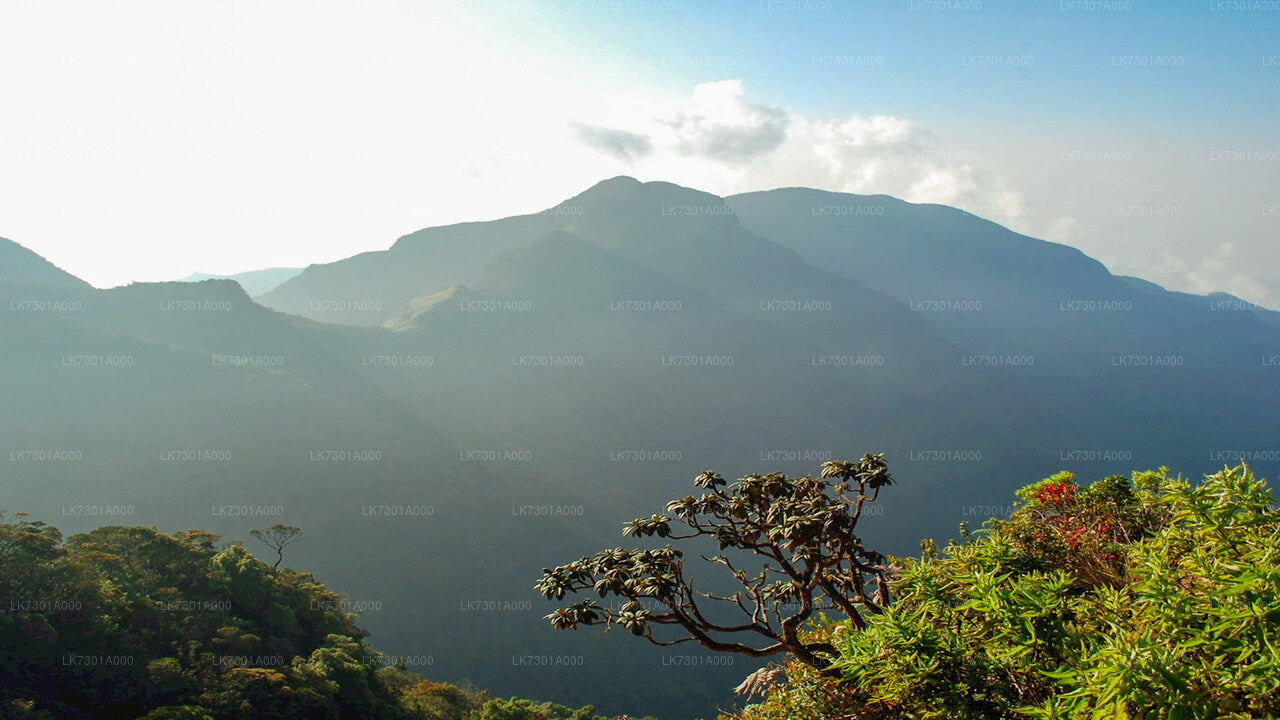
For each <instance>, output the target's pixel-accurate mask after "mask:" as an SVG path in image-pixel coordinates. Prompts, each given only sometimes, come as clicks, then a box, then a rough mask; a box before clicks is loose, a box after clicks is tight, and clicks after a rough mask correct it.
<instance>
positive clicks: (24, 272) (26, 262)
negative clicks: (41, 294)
mask: <svg viewBox="0 0 1280 720" xmlns="http://www.w3.org/2000/svg"><path fill="white" fill-rule="evenodd" d="M0 283H3V284H4V285H5V286H8V287H11V288H14V287H19V286H25V287H31V288H41V289H43V290H71V291H74V292H81V291H85V290H89V289H91V288H92V286H91V285H89V283H87V282H85V281H83V280H81V279H80V278H78V277H76V276H74V275H71V274H70V273H67V272H65V271H63V270H61V269H59V268H58V267H57V266H55V265H54V264H53V263H51V262H49V261H48V260H45V259H44V258H43V257H40V256H39V255H37V254H36V253H34V252H32V251H30V250H28V249H27V248H25V247H23V246H21V245H19V244H18V243H16V242H14V241H12V240H7V239H5V238H0Z"/></svg>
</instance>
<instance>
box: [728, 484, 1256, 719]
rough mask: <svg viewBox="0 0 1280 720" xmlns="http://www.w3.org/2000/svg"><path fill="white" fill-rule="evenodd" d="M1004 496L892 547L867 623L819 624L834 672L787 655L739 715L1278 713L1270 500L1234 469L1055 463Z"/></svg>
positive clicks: (1160, 715) (1249, 715) (1196, 715)
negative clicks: (959, 533)
mask: <svg viewBox="0 0 1280 720" xmlns="http://www.w3.org/2000/svg"><path fill="white" fill-rule="evenodd" d="M1018 496H1019V497H1020V498H1021V499H1022V501H1023V502H1022V503H1020V504H1019V505H1018V506H1017V509H1016V510H1015V511H1014V512H1013V513H1012V515H1011V516H1010V517H1009V518H1008V519H1005V520H994V519H993V520H989V521H987V523H986V524H985V525H984V527H983V528H982V529H981V530H979V531H978V532H976V533H974V538H973V539H972V540H970V541H968V542H963V543H960V544H955V543H951V544H948V545H947V546H946V547H945V548H943V549H942V550H941V551H940V552H938V553H937V554H936V555H934V556H927V555H926V556H925V557H923V558H921V559H920V560H908V561H906V563H905V565H906V567H905V568H904V569H903V571H902V572H901V573H899V574H897V575H896V576H895V578H894V580H893V590H894V603H893V605H892V606H891V607H890V608H889V610H888V611H887V612H886V613H883V614H880V615H876V616H874V617H872V618H870V622H869V623H868V626H867V627H866V628H865V629H863V630H861V631H859V632H850V630H851V628H849V627H842V625H837V626H835V627H834V628H830V633H829V634H830V637H831V638H832V640H831V642H832V643H833V644H834V645H835V646H836V647H837V648H838V649H839V651H840V658H839V659H838V660H837V661H836V663H835V665H834V669H836V670H839V671H840V675H839V677H838V678H837V679H836V681H833V679H832V678H831V677H830V676H829V675H827V676H821V675H819V674H817V673H816V672H814V671H812V670H811V669H809V668H807V667H806V666H804V665H802V664H800V663H794V662H793V663H789V664H788V668H787V675H788V678H787V680H788V681H787V683H786V684H785V685H776V686H774V687H773V688H772V689H771V690H770V691H769V695H768V697H767V698H766V700H765V701H764V702H763V703H760V704H758V705H753V706H750V707H749V708H747V709H746V711H745V712H744V713H743V714H742V715H741V717H742V718H746V719H749V720H809V719H810V718H814V719H816V718H829V717H841V718H849V719H850V720H888V719H889V718H904V717H905V718H926V717H935V718H944V717H945V718H957V719H972V720H1015V719H1016V718H1027V717H1031V718H1041V719H1042V720H1060V719H1064V718H1148V719H1150V720H1173V719H1175V718H1231V719H1233V720H1245V719H1246V718H1263V717H1268V718H1270V717H1280V649H1278V648H1280V643H1277V642H1276V638H1277V637H1280V553H1277V551H1276V548H1278V547H1280V507H1278V506H1277V504H1276V502H1275V500H1274V499H1273V498H1272V497H1271V491H1270V489H1269V488H1268V487H1267V485H1266V483H1265V482H1264V481H1262V480H1260V479H1257V478H1255V477H1254V476H1253V474H1252V472H1251V471H1250V470H1249V469H1248V467H1245V466H1240V467H1236V468H1229V469H1224V470H1222V471H1221V472H1218V473H1216V474H1215V475H1213V476H1210V477H1208V478H1206V479H1205V481H1204V482H1202V483H1199V484H1197V485H1192V484H1191V483H1188V482H1186V481H1185V480H1182V479H1181V478H1174V477H1170V476H1169V474H1168V470H1167V469H1165V468H1161V469H1160V470H1159V471H1158V472H1140V473H1134V474H1133V477H1132V479H1130V478H1126V477H1123V476H1118V475H1117V476H1112V477H1108V478H1106V479H1103V480H1100V481H1098V482H1095V483H1093V484H1092V485H1089V486H1080V485H1077V484H1076V482H1075V478H1074V476H1072V475H1071V474H1070V473H1059V474H1058V475H1055V476H1053V477H1051V478H1048V479H1046V480H1044V481H1041V482H1039V483H1035V484H1033V485H1029V486H1027V487H1025V488H1023V489H1021V490H1019V491H1018ZM827 631H828V628H823V627H817V628H814V629H812V630H810V632H815V633H818V634H821V633H826V632H827Z"/></svg>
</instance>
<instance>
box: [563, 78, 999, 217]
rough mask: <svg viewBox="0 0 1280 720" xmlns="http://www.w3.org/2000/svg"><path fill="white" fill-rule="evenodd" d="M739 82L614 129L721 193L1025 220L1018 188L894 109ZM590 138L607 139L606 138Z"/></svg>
mask: <svg viewBox="0 0 1280 720" xmlns="http://www.w3.org/2000/svg"><path fill="white" fill-rule="evenodd" d="M746 95H747V88H746V86H745V85H744V83H743V82H742V81H741V80H723V81H718V82H709V83H702V84H699V85H696V86H695V87H694V88H693V92H692V94H691V95H690V96H689V97H687V98H685V99H684V100H681V101H676V102H674V103H671V102H668V103H663V102H662V101H660V100H651V101H650V102H649V104H648V107H650V108H651V110H650V112H649V113H648V114H647V115H646V114H632V115H631V116H630V117H629V119H626V120H623V124H622V125H621V128H624V129H611V131H610V132H612V133H615V134H616V133H627V134H629V135H634V136H635V137H643V138H646V139H648V140H650V141H651V142H650V144H649V145H648V146H647V150H648V152H646V153H645V155H644V157H643V158H642V159H638V158H637V157H636V155H635V154H628V155H627V157H625V158H623V159H624V160H626V161H627V162H628V163H634V167H635V168H636V170H637V171H640V172H643V173H644V174H645V175H646V176H648V177H654V178H661V179H664V180H671V181H673V182H679V183H684V184H687V185H691V186H694V187H697V188H699V189H703V190H709V191H712V192H717V193H721V194H729V193H734V192H742V191H748V190H763V189H771V188H775V187H782V186H788V185H803V186H807V187H817V188H822V189H826V190H835V191H839V192H850V193H860V194H877V193H882V194H887V195H894V196H896V197H900V198H903V199H905V200H909V201H912V202H927V203H943V204H947V205H955V206H957V207H962V208H964V209H966V210H970V211H972V212H975V213H977V214H979V215H983V216H984V217H990V218H992V219H994V220H996V221H998V222H1004V223H1009V222H1011V221H1016V220H1017V219H1019V217H1020V215H1021V213H1020V209H1021V208H1022V207H1023V201H1022V198H1021V196H1020V195H1019V194H1018V193H1017V192H1015V191H1014V190H1012V189H1011V188H1009V187H1008V186H1006V184H1005V183H1004V182H1003V181H1002V180H1001V179H1000V178H999V177H997V176H995V175H994V174H992V173H990V172H986V171H984V170H983V169H982V168H980V167H979V165H978V164H977V163H975V162H973V160H974V157H973V153H962V152H956V151H954V150H951V149H948V148H947V147H945V146H944V145H942V144H941V143H939V142H938V140H937V138H936V136H935V135H934V133H932V132H930V131H928V130H926V129H924V128H921V127H920V126H918V125H917V124H916V123H914V122H913V121H911V120H909V119H906V118H902V117H897V116H893V115H870V116H864V115H860V114H856V113H855V114H852V115H849V116H847V117H842V118H837V119H826V118H811V117H807V116H805V115H803V114H800V113H794V112H786V111H784V110H782V109H779V108H773V107H768V106H765V105H761V104H757V103H753V102H750V101H749V100H748V99H747V97H746ZM583 142H584V143H586V144H588V145H590V146H592V147H596V148H598V149H600V150H601V151H602V152H606V153H608V154H611V155H614V156H617V149H616V148H613V147H610V146H605V147H601V145H600V142H599V139H598V138H595V137H592V138H583Z"/></svg>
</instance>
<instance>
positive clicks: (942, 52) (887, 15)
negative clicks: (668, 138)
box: [521, 0, 1280, 133]
mask: <svg viewBox="0 0 1280 720" xmlns="http://www.w3.org/2000/svg"><path fill="white" fill-rule="evenodd" d="M808 4H809V5H811V6H813V8H814V9H805V8H803V7H801V6H802V5H803V4H802V3H793V2H780V3H776V4H774V3H769V2H767V1H765V0H756V1H755V2H750V1H746V2H687V1H683V0H682V1H680V2H662V1H661V0H657V1H655V2H648V1H647V0H637V1H635V2H632V1H630V0H606V1H604V2H571V3H561V4H555V5H554V7H552V6H550V5H541V6H540V5H537V4H528V5H525V6H523V10H522V11H521V12H522V14H524V17H526V18H536V19H537V21H539V22H541V23H543V24H545V25H548V26H560V29H561V31H563V32H566V33H567V34H568V35H570V36H576V37H578V38H582V39H583V40H584V41H585V42H587V43H589V44H590V45H591V46H592V47H593V48H595V49H596V50H597V51H598V52H600V53H602V54H606V55H608V56H611V57H612V58H614V59H615V61H617V62H618V63H620V64H624V65H625V64H627V63H631V64H634V65H636V66H644V65H658V66H659V67H660V68H661V65H660V64H661V63H662V61H663V59H664V58H669V59H674V64H669V65H668V66H667V67H665V68H662V70H664V71H665V72H660V73H659V74H662V75H665V76H666V78H665V80H666V82H669V83H689V82H697V81H703V80H716V79H723V77H725V76H728V75H732V76H733V77H738V78H741V79H743V80H744V81H745V82H746V83H747V84H748V86H750V87H752V88H753V89H754V91H755V92H756V93H757V94H758V96H759V97H762V98H767V99H768V100H771V101H773V102H775V103H778V104H782V105H785V106H787V107H790V108H793V109H796V110H799V111H802V112H808V113H817V114H841V113H843V112H845V111H847V109H848V107H849V105H850V104H851V103H856V104H857V105H858V106H859V107H860V108H861V109H862V111H863V112H870V113H877V112H885V113H896V114H905V115H911V116H914V117H919V118H921V119H924V120H930V121H936V120H952V119H956V118H971V119H972V121H973V122H984V119H985V121H988V122H989V121H991V120H992V119H993V118H998V120H999V121H1000V122H1054V121H1056V120H1060V119H1061V118H1062V114H1063V113H1064V111H1067V110H1070V112H1073V113H1078V114H1079V115H1083V116H1089V117H1094V118H1098V119H1103V118H1105V119H1106V120H1108V121H1110V122H1121V123H1123V124H1125V125H1127V126H1128V127H1129V128H1130V129H1131V130H1133V131H1135V132H1140V131H1144V130H1151V129H1152V128H1153V126H1154V127H1156V128H1160V127H1161V124H1158V123H1152V122H1151V120H1152V115H1153V113H1170V114H1173V115H1175V116H1176V120H1177V122H1178V123H1180V124H1182V125H1183V126H1184V127H1187V128H1195V129H1197V130H1199V129H1211V128H1218V129H1224V128H1230V129H1231V130H1233V131H1245V132H1259V131H1260V130H1262V129H1263V128H1261V127H1260V125H1267V123H1261V124H1260V123H1258V120H1259V119H1260V118H1265V117H1266V114H1268V113H1275V112H1276V111H1277V110H1280V72H1277V68H1276V67H1267V66H1264V65H1263V59H1264V58H1265V57H1267V56H1273V55H1276V54H1277V53H1280V42H1277V37H1278V36H1280V7H1277V8H1276V9H1274V10H1272V11H1265V10H1259V11H1255V10H1236V11H1229V10H1213V9H1211V8H1212V7H1213V6H1214V3H1213V2H1212V1H1211V0H1202V1H1200V2H1188V3H1174V2H1163V3H1153V2H1149V1H1148V2H1145V3H1144V2H1142V1H1141V0H1137V1H1136V2H1132V3H1124V2H1120V3H1111V5H1112V6H1113V7H1117V8H1123V7H1130V8H1132V9H1131V10H1128V11H1122V10H1110V11H1109V10H1103V9H1096V10H1082V11H1070V10H1065V9H1064V8H1067V7H1071V6H1072V3H1068V2H1060V1H1058V0H1051V1H1049V2H1034V1H1025V0H1024V1H1022V2H993V1H992V0H985V2H980V3H978V4H979V5H980V6H981V9H980V10H977V11H966V10H961V9H957V10H930V9H912V8H913V7H918V8H928V7H931V6H933V5H934V4H933V3H929V2H914V3H913V2H911V1H910V0H903V1H897V0H895V1H892V2H839V1H838V0H836V1H834V2H831V3H822V2H815V3H808ZM962 4H963V3H962ZM1101 5H1103V3H1101V2H1086V3H1081V4H1080V5H1079V6H1081V7H1097V6H1101ZM771 6H772V7H777V8H778V9H769V8H770V7H771ZM991 55H1001V56H1030V57H1031V61H1030V64H1029V65H1027V66H1024V67H978V66H965V65H964V64H963V62H964V58H965V57H973V56H991ZM1126 55H1128V56H1133V55H1138V56H1177V57H1180V58H1182V61H1181V62H1182V63H1183V64H1182V65H1178V66H1174V67H1122V66H1118V65H1116V64H1115V63H1116V62H1118V61H1119V58H1120V57H1122V56H1126ZM681 56H689V57H691V58H693V59H695V60H696V56H721V57H724V58H728V61H729V63H730V64H728V65H726V66H714V65H712V66H709V67H697V66H690V67H680V65H679V61H680V57H681ZM850 56H852V57H854V58H857V57H859V56H861V57H864V58H883V64H882V65H864V66H861V67H856V66H855V67H849V66H847V65H846V66H840V65H831V64H828V65H826V66H823V65H822V64H821V63H822V60H823V58H824V57H826V58H830V57H850ZM1161 119H1162V120H1164V119H1167V118H1164V117H1162V118H1161ZM1269 129H1270V131H1271V132H1273V133H1274V132H1275V127H1274V125H1273V124H1272V125H1271V127H1270V128H1269Z"/></svg>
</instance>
